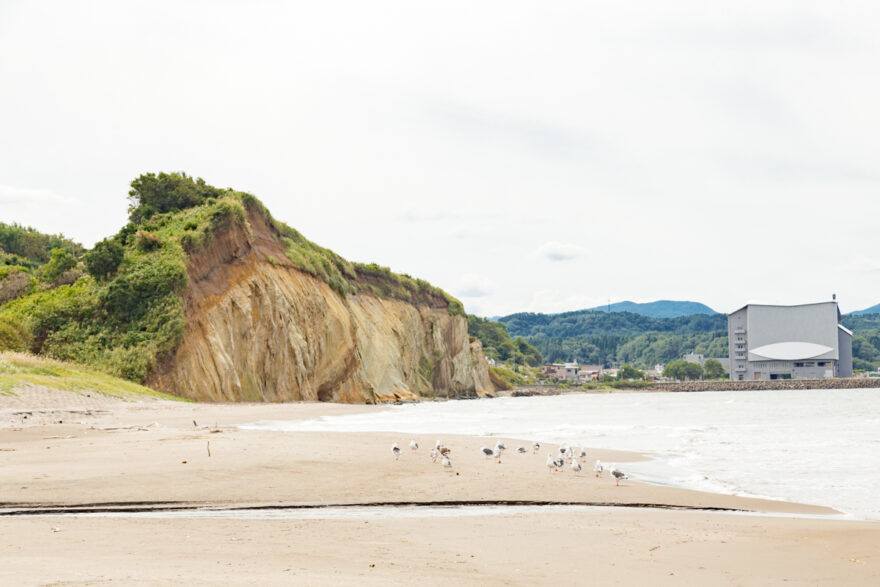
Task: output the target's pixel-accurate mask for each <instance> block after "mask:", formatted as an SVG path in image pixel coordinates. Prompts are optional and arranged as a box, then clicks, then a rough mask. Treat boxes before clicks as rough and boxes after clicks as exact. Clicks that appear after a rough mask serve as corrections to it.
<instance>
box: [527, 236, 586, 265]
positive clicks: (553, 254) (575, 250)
mask: <svg viewBox="0 0 880 587" xmlns="http://www.w3.org/2000/svg"><path fill="white" fill-rule="evenodd" d="M586 252H587V251H586V249H584V248H583V247H580V246H578V245H572V244H567V243H561V242H559V241H550V242H549V243H544V244H543V245H541V246H540V247H538V248H537V249H535V254H536V255H538V256H539V257H543V258H545V259H547V260H549V261H570V260H571V259H576V258H578V257H580V256H581V255H583V254H584V253H586Z"/></svg>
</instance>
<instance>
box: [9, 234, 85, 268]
mask: <svg viewBox="0 0 880 587" xmlns="http://www.w3.org/2000/svg"><path fill="white" fill-rule="evenodd" d="M52 249H64V250H66V251H67V252H68V253H70V254H71V255H73V256H74V257H79V256H80V255H82V254H83V253H84V252H85V249H84V248H83V246H82V245H81V244H79V243H75V242H73V241H72V240H70V239H68V238H65V237H64V235H60V234H43V233H41V232H38V231H37V230H36V229H34V228H30V227H26V226H21V225H20V224H14V223H13V224H5V223H3V222H0V265H16V266H19V267H23V268H25V269H28V270H33V269H36V268H38V267H40V266H41V265H44V264H46V263H48V262H49V258H50V257H51V256H52Z"/></svg>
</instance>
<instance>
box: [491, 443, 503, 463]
mask: <svg viewBox="0 0 880 587" xmlns="http://www.w3.org/2000/svg"><path fill="white" fill-rule="evenodd" d="M492 458H495V459H498V464H499V465H500V464H501V451H500V450H499V449H498V447H497V446H496V447H495V450H493V451H492Z"/></svg>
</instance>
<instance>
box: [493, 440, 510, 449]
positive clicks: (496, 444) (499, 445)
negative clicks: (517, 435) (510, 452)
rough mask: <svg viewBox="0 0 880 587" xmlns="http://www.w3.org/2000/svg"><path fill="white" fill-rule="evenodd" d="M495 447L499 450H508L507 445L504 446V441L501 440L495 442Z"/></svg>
mask: <svg viewBox="0 0 880 587" xmlns="http://www.w3.org/2000/svg"><path fill="white" fill-rule="evenodd" d="M495 448H496V449H498V450H507V447H506V446H504V443H503V442H500V441H499V442H496V443H495Z"/></svg>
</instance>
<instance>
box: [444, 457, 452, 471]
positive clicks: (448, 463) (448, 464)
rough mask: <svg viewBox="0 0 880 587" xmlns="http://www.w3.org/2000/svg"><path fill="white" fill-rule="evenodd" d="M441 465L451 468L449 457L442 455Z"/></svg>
mask: <svg viewBox="0 0 880 587" xmlns="http://www.w3.org/2000/svg"><path fill="white" fill-rule="evenodd" d="M443 466H444V467H446V468H447V469H451V468H452V461H450V460H449V457H443Z"/></svg>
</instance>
